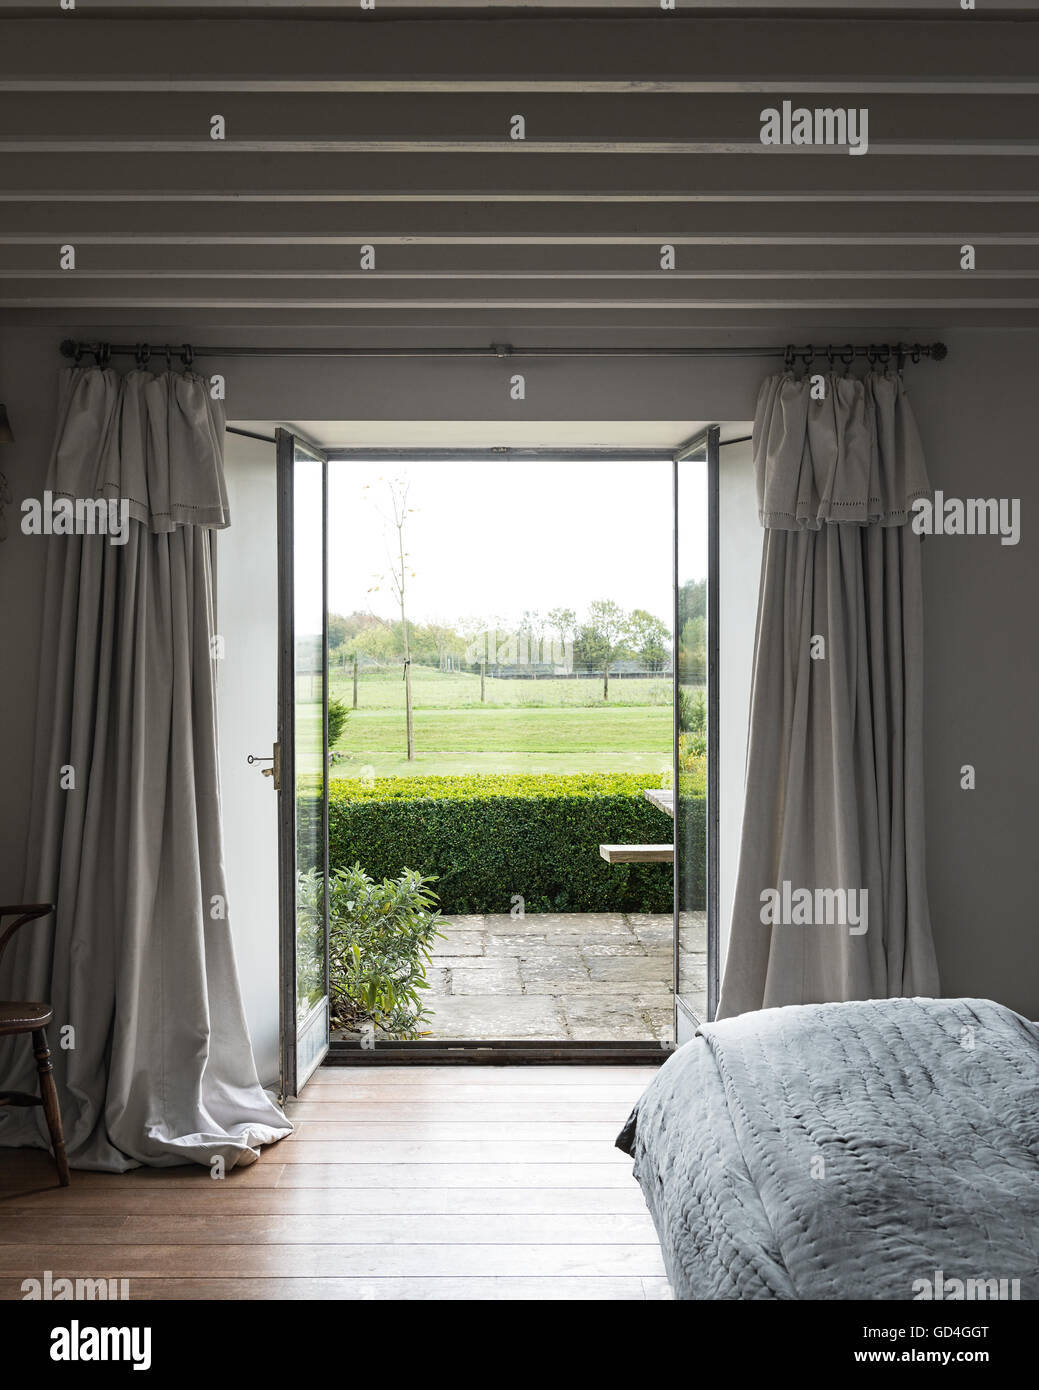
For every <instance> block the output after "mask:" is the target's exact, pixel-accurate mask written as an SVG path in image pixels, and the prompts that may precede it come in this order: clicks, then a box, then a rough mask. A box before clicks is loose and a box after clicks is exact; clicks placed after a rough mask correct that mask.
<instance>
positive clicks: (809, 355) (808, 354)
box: [801, 343, 815, 372]
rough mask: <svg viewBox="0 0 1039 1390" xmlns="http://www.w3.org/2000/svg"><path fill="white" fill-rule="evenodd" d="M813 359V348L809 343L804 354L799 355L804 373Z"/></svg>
mask: <svg viewBox="0 0 1039 1390" xmlns="http://www.w3.org/2000/svg"><path fill="white" fill-rule="evenodd" d="M814 358H815V348H814V347H812V345H811V343H809V344H808V346H807V347H806V348H805V350H804V352H803V353H802V355H801V360H802V362H803V363H804V369H805V371H806V372H807V370H808V368H809V367H810V366H811V365H812V362H813V360H814Z"/></svg>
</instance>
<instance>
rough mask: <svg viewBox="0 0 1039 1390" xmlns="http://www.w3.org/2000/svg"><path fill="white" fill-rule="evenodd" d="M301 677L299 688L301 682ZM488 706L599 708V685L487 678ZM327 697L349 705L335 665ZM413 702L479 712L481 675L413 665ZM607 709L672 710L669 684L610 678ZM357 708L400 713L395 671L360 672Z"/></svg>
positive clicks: (349, 690) (347, 683)
mask: <svg viewBox="0 0 1039 1390" xmlns="http://www.w3.org/2000/svg"><path fill="white" fill-rule="evenodd" d="M305 679H306V678H305V677H304V678H301V685H302V682H303V680H305ZM484 693H485V694H486V696H487V700H486V703H487V704H489V705H521V706H551V707H555V706H557V705H575V706H580V707H585V708H589V707H592V708H594V707H595V706H601V705H602V703H603V699H602V681H601V679H598V678H595V679H589V678H588V677H584V676H582V677H581V679H580V680H519V679H517V680H496V679H495V678H494V677H493V676H488V677H487V681H486V687H485V692H484ZM329 695H330V697H331V698H332V699H336V698H337V697H338V698H339V699H341V700H343V701H345V703H346V704H347V705H351V704H352V703H353V676H352V674H351V672H350V670H349V669H347V670H345V671H344V670H342V669H341V668H336V667H333V668H332V670H331V671H330V672H329ZM411 698H412V704H413V706H414V708H415V709H422V708H431V707H440V708H450V709H467V708H469V707H475V708H476V709H479V708H480V677H479V676H478V675H468V674H465V673H462V672H459V671H453V672H446V671H434V670H431V669H430V668H429V667H425V666H415V667H413V668H412V672H411ZM610 705H611V706H618V705H638V706H642V707H645V706H646V705H651V706H652V705H657V706H659V707H661V708H665V707H666V708H670V706H671V680H670V677H669V676H660V677H659V679H652V678H651V679H649V680H646V679H641V678H640V679H637V680H636V679H633V678H628V679H625V678H624V677H623V676H611V677H610ZM357 706H358V709H359V710H363V709H403V708H404V681H403V679H402V673H401V671H400V669H399V668H396V667H395V668H393V669H392V670H389V671H377V672H364V671H362V672H361V674H360V677H359V679H358V682H357Z"/></svg>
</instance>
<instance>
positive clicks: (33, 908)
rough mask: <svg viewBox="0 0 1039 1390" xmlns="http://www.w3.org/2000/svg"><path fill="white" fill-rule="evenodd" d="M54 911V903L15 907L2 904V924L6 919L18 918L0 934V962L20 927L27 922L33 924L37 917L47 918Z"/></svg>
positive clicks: (25, 904)
mask: <svg viewBox="0 0 1039 1390" xmlns="http://www.w3.org/2000/svg"><path fill="white" fill-rule="evenodd" d="M53 911H54V904H53V903H15V904H14V905H13V906H12V905H10V904H4V903H0V922H2V921H3V919H4V918H5V917H14V916H17V918H18V920H17V921H16V922H12V923H11V925H10V926H9V927H5V928H4V930H3V931H2V932H0V961H2V960H3V958H4V951H5V950H6V948H7V943H8V942H9V941H10V940H11V937H12V936H14V934H15V932H16V931H17V930H18V928H19V927H24V926H25V924H26V922H32V921H33V920H34V919H35V918H37V917H46V916H47V915H48V914H49V913H51V912H53Z"/></svg>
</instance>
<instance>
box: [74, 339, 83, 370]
mask: <svg viewBox="0 0 1039 1390" xmlns="http://www.w3.org/2000/svg"><path fill="white" fill-rule="evenodd" d="M82 356H83V344H82V343H77V344H76V355H75V357H74V358H73V361H74V362H75V364H76V366H77V367H78V366H79V363H80V359H81V358H82Z"/></svg>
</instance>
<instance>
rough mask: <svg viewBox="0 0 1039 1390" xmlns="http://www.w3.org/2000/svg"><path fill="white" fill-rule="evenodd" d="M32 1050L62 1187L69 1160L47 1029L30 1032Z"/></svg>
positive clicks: (67, 1178) (65, 1178)
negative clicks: (66, 1153)
mask: <svg viewBox="0 0 1039 1390" xmlns="http://www.w3.org/2000/svg"><path fill="white" fill-rule="evenodd" d="M32 1045H33V1051H34V1054H35V1056H36V1070H37V1071H38V1072H39V1074H40V1097H41V1099H42V1100H43V1113H44V1115H45V1116H46V1117H47V1128H48V1129H49V1130H50V1136H51V1146H52V1147H53V1149H54V1162H55V1163H56V1164H57V1166H58V1181H59V1182H60V1183H61V1185H62V1187H68V1185H69V1161H68V1159H67V1158H66V1156H65V1136H64V1134H63V1133H62V1128H61V1109H60V1107H59V1106H58V1091H57V1087H56V1086H55V1085H54V1067H53V1065H52V1063H51V1054H50V1048H49V1047H48V1046H47V1030H46V1029H45V1028H34V1029H33V1034H32Z"/></svg>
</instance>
